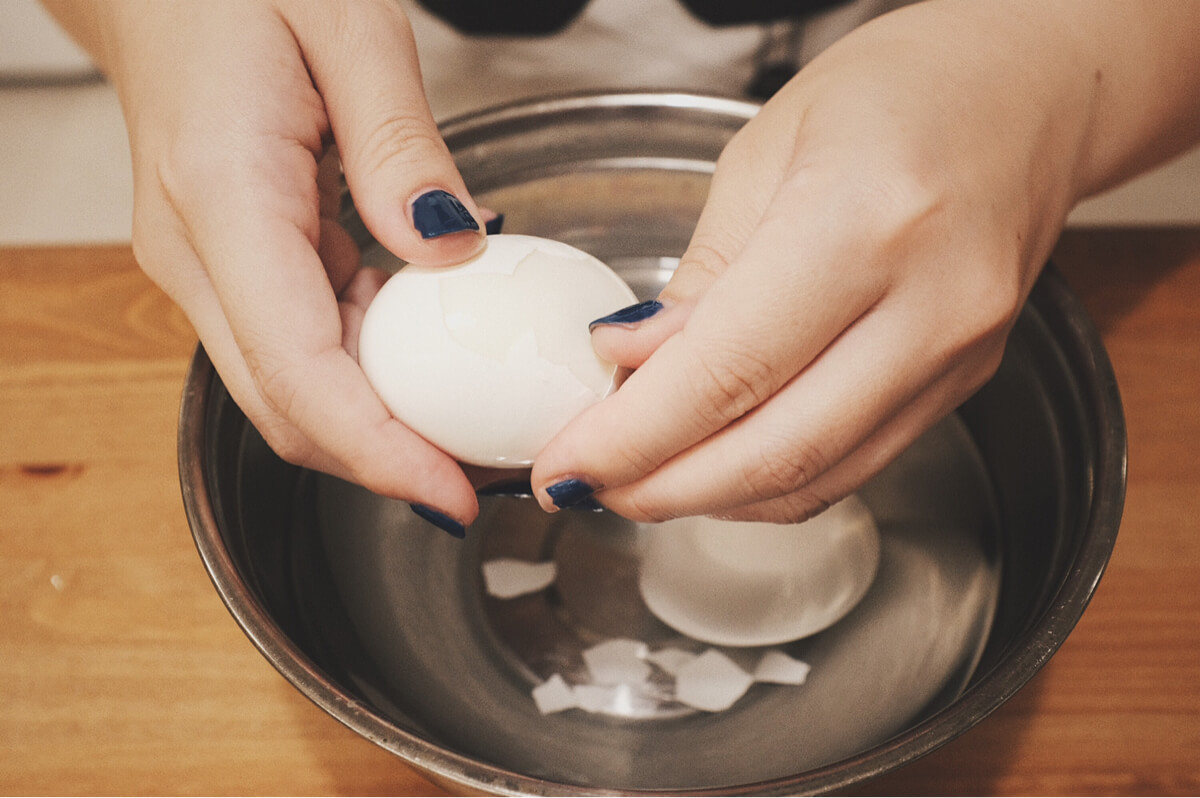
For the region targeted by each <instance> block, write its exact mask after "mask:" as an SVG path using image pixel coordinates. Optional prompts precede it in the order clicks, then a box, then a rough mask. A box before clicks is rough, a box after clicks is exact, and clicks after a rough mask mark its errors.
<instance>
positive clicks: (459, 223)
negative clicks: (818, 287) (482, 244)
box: [412, 189, 479, 238]
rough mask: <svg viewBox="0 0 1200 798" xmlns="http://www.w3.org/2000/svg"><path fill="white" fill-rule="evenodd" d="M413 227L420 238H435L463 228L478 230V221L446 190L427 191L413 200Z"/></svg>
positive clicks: (460, 230)
mask: <svg viewBox="0 0 1200 798" xmlns="http://www.w3.org/2000/svg"><path fill="white" fill-rule="evenodd" d="M412 217H413V227H415V228H417V232H418V233H420V234H421V238H437V237H438V236H444V235H449V234H450V233H461V232H462V231H464V230H478V229H479V222H477V221H475V217H474V216H472V215H471V213H470V212H469V211H468V210H467V208H466V206H465V205H463V204H462V203H461V202H459V201H458V199H457V198H456V197H455V196H454V195H453V194H451V193H449V192H448V191H442V190H441V189H437V190H434V191H428V192H426V193H424V194H422V195H421V196H419V197H417V198H416V199H415V200H413V206H412Z"/></svg>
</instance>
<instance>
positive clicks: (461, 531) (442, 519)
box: [408, 504, 467, 538]
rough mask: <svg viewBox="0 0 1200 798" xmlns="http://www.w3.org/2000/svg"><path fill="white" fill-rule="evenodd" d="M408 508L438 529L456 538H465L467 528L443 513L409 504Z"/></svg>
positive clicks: (423, 506) (420, 505)
mask: <svg viewBox="0 0 1200 798" xmlns="http://www.w3.org/2000/svg"><path fill="white" fill-rule="evenodd" d="M408 506H409V507H411V508H412V511H413V512H414V513H416V514H417V515H419V516H420V517H421V518H424V519H425V520H426V521H428V522H429V523H431V524H433V525H434V526H436V527H437V528H438V529H441V530H444V531H446V532H449V533H450V534H451V535H453V536H454V537H456V538H465V537H466V536H467V528H466V527H465V526H463V525H462V524H460V523H459V522H458V521H455V520H454V519H453V518H451V517H450V516H448V515H446V514H445V513H440V512H438V511H437V510H435V509H433V508H432V507H426V506H425V505H423V504H410V505H408Z"/></svg>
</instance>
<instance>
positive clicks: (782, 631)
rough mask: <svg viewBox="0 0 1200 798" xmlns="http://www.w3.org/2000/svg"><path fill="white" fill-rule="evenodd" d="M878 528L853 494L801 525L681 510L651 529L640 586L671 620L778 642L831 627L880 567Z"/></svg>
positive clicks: (716, 640) (699, 632)
mask: <svg viewBox="0 0 1200 798" xmlns="http://www.w3.org/2000/svg"><path fill="white" fill-rule="evenodd" d="M881 551H882V547H881V541H880V537H879V530H878V528H877V527H876V524H875V519H874V518H873V517H872V515H871V511H870V509H868V508H867V506H866V505H865V504H864V503H863V502H862V501H861V500H860V499H858V498H857V497H854V496H850V497H848V498H846V499H843V500H842V501H840V502H838V503H837V504H835V505H833V506H832V507H830V508H829V509H828V510H826V511H825V512H823V513H821V514H820V515H818V516H816V517H815V518H812V519H809V520H808V521H805V522H804V523H802V524H790V525H782V524H769V523H742V522H736V521H719V520H716V519H713V518H681V519H677V520H675V521H668V522H666V523H664V524H660V525H659V526H658V527H657V528H656V529H655V530H653V532H652V534H650V535H648V536H647V538H646V544H645V548H644V550H643V554H642V564H641V573H640V575H639V581H638V586H639V587H640V589H641V594H642V599H643V600H644V601H645V602H646V606H647V607H648V608H649V609H650V611H651V612H652V613H654V615H655V616H656V617H657V618H658V619H659V620H660V621H662V622H663V623H665V624H667V625H668V626H670V627H672V628H673V629H675V630H677V631H679V632H682V633H683V634H685V635H688V636H689V637H691V638H693V639H695V640H702V641H704V642H706V643H711V644H713V645H720V646H769V645H778V644H781V643H786V642H788V641H790V640H798V639H800V638H802V637H808V636H809V635H813V634H816V633H817V632H820V631H821V630H823V629H826V628H828V627H829V626H831V625H833V624H834V623H836V622H837V621H839V620H840V619H841V618H842V617H844V616H845V615H846V614H847V613H848V612H850V611H851V610H852V609H854V607H855V606H856V605H857V604H858V602H859V601H860V600H861V599H862V597H863V596H864V595H866V593H867V590H868V589H870V587H871V584H872V583H873V582H874V580H875V574H876V572H877V570H878V569H879V561H880V557H881Z"/></svg>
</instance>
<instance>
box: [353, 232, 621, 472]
mask: <svg viewBox="0 0 1200 798" xmlns="http://www.w3.org/2000/svg"><path fill="white" fill-rule="evenodd" d="M636 301H637V297H636V296H635V295H634V293H633V291H632V290H631V289H630V288H629V286H628V285H626V284H625V282H624V281H623V280H622V279H621V278H620V277H619V276H617V274H616V273H615V272H613V271H612V270H611V269H610V268H609V267H608V266H606V265H605V264H604V263H602V262H601V261H599V260H597V259H596V258H594V257H592V256H591V255H589V254H588V253H586V252H583V251H581V250H579V249H576V248H575V247H572V246H570V245H567V244H563V243H561V242H558V241H551V240H549V239H544V238H537V237H534V236H525V235H492V236H488V238H487V248H486V249H485V250H484V251H483V252H482V253H480V254H479V255H477V256H476V257H474V258H472V259H471V260H468V261H466V262H464V263H461V264H459V265H457V266H451V267H449V268H446V267H424V266H416V265H412V264H409V265H407V266H404V267H403V268H402V269H400V271H398V272H397V273H396V274H395V275H393V276H392V277H391V278H390V279H389V280H388V281H387V282H386V283H385V284H384V286H383V288H382V289H381V290H380V291H379V293H378V294H377V295H376V296H375V298H374V300H372V302H371V304H370V306H369V307H368V308H367V312H366V315H365V317H364V318H363V323H362V330H361V332H360V333H359V344H358V357H359V364H360V366H361V367H362V370H363V371H364V372H365V373H366V375H367V379H368V381H370V383H371V386H372V387H373V388H374V389H375V392H376V393H377V394H378V395H379V397H380V399H382V400H383V403H384V405H385V406H386V407H387V408H388V410H389V411H390V412H391V413H392V415H394V416H395V417H396V418H397V419H399V420H400V421H401V422H403V423H404V424H405V425H406V426H408V427H409V428H410V429H412V430H413V431H415V432H416V433H417V434H419V435H421V436H422V437H423V438H425V439H426V440H427V441H429V442H430V443H432V444H433V445H434V446H437V447H438V448H439V449H441V450H443V451H445V452H447V453H448V454H450V455H451V456H453V457H455V458H456V459H458V460H460V461H462V462H464V463H471V464H474V465H480V466H491V467H495V468H505V467H512V468H517V467H525V466H528V465H530V464H531V463H532V462H533V459H534V457H536V456H537V454H538V452H539V451H541V449H542V447H544V446H545V445H546V444H547V443H548V442H549V441H550V439H551V438H552V437H554V435H555V434H556V433H557V432H558V431H559V430H561V429H562V428H563V427H564V426H566V424H567V422H569V421H570V420H571V419H572V418H574V417H575V416H576V415H578V414H579V413H580V412H581V411H583V410H584V409H586V408H587V407H588V406H590V405H592V404H594V403H596V402H598V401H600V400H601V399H602V398H604V397H605V396H607V395H608V394H609V393H611V392H612V391H613V390H615V389H616V387H617V385H618V383H619V379H620V372H619V369H618V367H617V366H616V365H614V364H612V363H609V362H607V361H604V360H602V359H601V358H600V357H599V356H597V355H596V353H595V351H594V350H593V349H592V343H591V335H590V333H589V332H588V324H589V323H590V322H592V321H593V320H595V319H597V318H600V317H601V316H605V315H607V314H609V313H612V312H613V311H615V310H619V309H621V308H623V307H625V306H627V305H630V304H632V303H634V302H636Z"/></svg>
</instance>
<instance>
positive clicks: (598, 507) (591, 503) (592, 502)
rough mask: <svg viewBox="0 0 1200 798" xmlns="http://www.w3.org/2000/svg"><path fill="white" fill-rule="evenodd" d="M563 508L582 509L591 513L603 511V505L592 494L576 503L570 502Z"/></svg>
mask: <svg viewBox="0 0 1200 798" xmlns="http://www.w3.org/2000/svg"><path fill="white" fill-rule="evenodd" d="M563 509H564V510H583V511H585V512H591V513H602V512H604V505H603V504H601V503H600V502H598V501H596V499H595V497H594V496H588V497H587V498H586V499H584V500H583V501H581V502H579V503H578V504H572V505H571V506H570V507H564V508H563Z"/></svg>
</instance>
